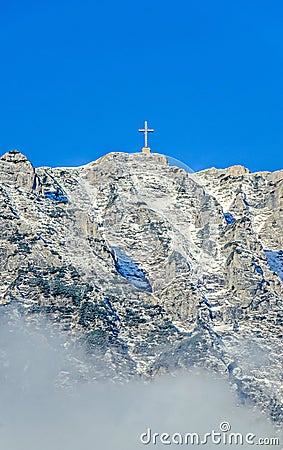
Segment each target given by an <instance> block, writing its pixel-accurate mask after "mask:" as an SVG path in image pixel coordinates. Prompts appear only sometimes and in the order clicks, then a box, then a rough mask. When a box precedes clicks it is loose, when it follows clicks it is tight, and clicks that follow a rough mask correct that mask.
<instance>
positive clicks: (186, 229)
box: [0, 152, 283, 423]
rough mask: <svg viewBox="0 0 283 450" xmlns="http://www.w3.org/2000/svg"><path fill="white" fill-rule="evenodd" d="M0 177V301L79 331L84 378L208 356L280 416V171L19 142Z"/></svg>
mask: <svg viewBox="0 0 283 450" xmlns="http://www.w3.org/2000/svg"><path fill="white" fill-rule="evenodd" d="M0 183H1V184H0V195H1V207H0V211H1V217H0V231H1V233H0V256H1V262H0V265H1V270H0V282H1V283H0V304H1V307H0V313H1V311H2V313H3V314H8V315H9V314H14V313H15V311H17V314H20V315H23V316H24V317H26V318H27V320H32V321H36V320H37V318H39V317H41V316H44V317H47V318H48V320H50V325H52V326H54V327H59V328H60V329H61V330H62V332H64V333H66V340H69V341H70V342H71V341H72V342H81V343H82V344H83V345H84V347H85V349H86V351H87V353H88V357H89V365H88V364H86V363H85V362H84V364H82V365H83V367H84V368H83V369H82V377H85V378H88V377H91V378H97V377H101V376H111V377H113V378H128V377H134V376H143V377H151V376H154V375H155V374H158V373H162V372H167V371H171V372H172V371H175V370H177V369H179V368H189V367H193V366H200V367H206V368H208V369H210V370H213V371H216V372H220V373H222V374H226V376H227V377H229V379H230V381H231V383H232V384H233V385H234V387H235V389H237V390H238V393H239V395H240V397H241V398H243V399H244V398H247V399H249V400H250V401H254V402H255V403H257V404H258V405H259V406H260V407H261V408H262V409H263V410H265V411H268V412H269V414H270V415H271V417H272V418H273V419H274V420H275V421H277V422H278V423H280V422H281V421H282V410H281V402H282V380H281V377H282V373H281V372H282V366H281V364H280V361H281V362H282V340H281V337H282V297H283V292H282V288H283V282H282V275H283V251H282V250H283V233H282V230H283V214H282V204H283V194H282V189H283V171H278V172H275V173H268V172H263V173H255V174H254V173H250V172H249V171H248V170H247V169H245V168H243V167H241V166H234V167H231V168H228V169H223V170H218V169H208V170H205V171H202V172H199V173H194V174H188V173H186V172H185V171H184V170H182V169H180V168H178V167H172V166H170V165H168V164H167V160H166V157H164V156H163V155H157V154H150V155H147V154H131V155H129V154H125V153H111V154H109V155H106V156H105V157H103V158H101V159H100V160H98V161H95V162H92V163H90V164H87V165H86V166H82V167H77V168H55V169H51V168H47V167H42V168H39V169H36V170H35V169H34V168H33V167H32V165H31V163H29V162H28V161H27V159H26V158H25V157H24V156H23V155H21V154H20V153H18V152H9V153H6V154H5V155H4V156H3V157H2V158H1V159H0ZM98 362H99V364H98Z"/></svg>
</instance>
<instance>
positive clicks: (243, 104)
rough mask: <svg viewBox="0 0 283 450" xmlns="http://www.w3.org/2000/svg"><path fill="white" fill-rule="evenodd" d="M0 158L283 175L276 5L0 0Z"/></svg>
mask: <svg viewBox="0 0 283 450" xmlns="http://www.w3.org/2000/svg"><path fill="white" fill-rule="evenodd" d="M0 5H1V14H0V58H1V59H0V61H1V70H0V106H1V108H0V146H1V147H0V152H1V153H4V152H5V151H7V150H10V149H13V148H17V149H19V150H20V151H22V152H23V153H25V154H26V155H27V156H28V157H29V159H30V160H31V161H32V162H33V164H34V165H35V166H38V165H51V166H57V165H63V166H64V165H78V164H84V163H87V162H89V161H91V160H94V159H96V158H98V157H99V156H101V155H103V154H105V153H108V152H110V151H126V152H135V151H139V150H140V148H141V147H142V143H143V140H142V135H141V134H139V133H138V131H137V129H138V128H139V127H141V126H142V125H143V122H144V120H148V121H149V125H150V126H152V127H153V128H155V130H156V132H155V133H154V134H153V135H151V136H150V146H151V148H152V150H153V151H155V152H158V153H165V154H168V155H171V156H173V157H175V158H178V159H181V160H182V161H184V162H185V163H186V164H188V165H189V166H190V167H192V168H193V169H194V170H199V169H202V168H206V167H211V166H215V167H226V166H228V165H231V164H243V165H245V166H247V167H249V168H250V169H251V170H276V169H282V168H283V152H282V148H283V84H282V80H283V76H282V75H283V61H282V55H283V27H282V23H283V3H282V2H281V1H276V0H273V1H272V2H268V1H261V0H257V1H249V0H245V1H243V0H237V2H229V1H227V0H225V1H224V0H222V1H221V0H214V1H211V0H195V1H190V0H181V1H180V0H175V2H172V1H170V2H169V1H166V0H163V1H160V0H156V1H155V0H152V1H148V0H143V1H142V2H134V1H132V0H131V1H130V0H121V1H119V2H118V1H115V2H114V1H113V0H109V1H107V2H106V1H102V0H92V1H86V0H81V1H80V2H79V1H77V0H69V1H68V2H67V1H65V0H64V1H62V0H56V1H54V0H48V2H38V1H36V2H35V1H29V0H27V1H25V2H23V1H22V0H20V1H19V0H18V1H14V0H10V1H8V0H6V1H3V0H0Z"/></svg>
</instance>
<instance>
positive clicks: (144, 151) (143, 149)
mask: <svg viewBox="0 0 283 450" xmlns="http://www.w3.org/2000/svg"><path fill="white" fill-rule="evenodd" d="M142 153H150V148H149V147H143V148H142Z"/></svg>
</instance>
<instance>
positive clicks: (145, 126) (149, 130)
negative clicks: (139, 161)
mask: <svg viewBox="0 0 283 450" xmlns="http://www.w3.org/2000/svg"><path fill="white" fill-rule="evenodd" d="M139 131H140V132H141V133H144V146H145V148H148V136H147V134H148V133H152V132H153V131H154V130H153V129H151V128H148V126H147V121H145V122H144V129H141V128H140V129H139Z"/></svg>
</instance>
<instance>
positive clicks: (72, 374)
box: [0, 318, 279, 450]
mask: <svg viewBox="0 0 283 450" xmlns="http://www.w3.org/2000/svg"><path fill="white" fill-rule="evenodd" d="M50 330H51V329H50V324H48V323H44V322H43V323H42V324H41V325H40V326H38V324H37V325H36V326H35V325H29V326H28V325H27V324H26V323H23V322H22V321H21V320H15V321H14V320H12V321H11V320H9V321H7V318H5V320H4V322H3V321H2V324H1V332H0V342H1V346H0V364H1V368H0V402H1V403H0V405H1V410H0V448H1V449H3V450H120V449H121V450H135V449H142V448H144V449H145V448H166V446H165V445H162V444H161V443H160V442H159V443H158V444H157V445H154V444H152V443H151V444H149V445H147V446H146V445H144V444H142V443H141V441H140V435H141V434H142V433H144V432H147V430H148V429H150V430H151V432H152V433H159V434H162V433H164V432H166V433H171V434H173V433H187V432H195V433H199V434H200V435H203V434H204V433H208V432H210V431H211V430H216V431H219V425H220V423H222V422H229V423H230V425H231V428H232V430H231V431H233V432H240V433H242V434H245V433H254V434H255V435H256V436H257V437H268V436H270V437H272V436H276V434H275V431H274V429H273V428H272V426H271V424H270V423H269V422H268V420H267V418H266V417H265V416H263V415H262V414H260V413H259V412H258V411H256V410H255V409H254V408H252V407H247V406H243V405H239V404H238V399H237V397H236V395H234V394H233V392H232V391H231V388H230V386H229V385H228V383H227V382H226V381H225V380H221V379H217V378H216V377H215V376H212V375H209V374H207V373H205V372H201V371H198V372H191V373H179V374H178V375H176V376H162V377H159V378H156V379H155V380H154V381H152V382H150V383H147V384H145V383H143V382H138V381H131V382H128V383H124V384H115V383H113V382H109V381H105V382H96V381H92V382H86V381H79V380H80V379H81V373H80V371H79V370H78V367H77V365H76V364H75V363H73V362H72V361H75V362H76V363H77V362H78V361H80V358H81V361H82V362H83V358H84V355H83V353H81V354H80V353H79V350H78V349H77V348H76V349H74V350H71V347H68V348H66V345H65V342H64V336H63V335H60V334H59V333H56V332H54V331H52V332H51V331H50ZM72 351H73V354H70V352H72ZM171 447H173V448H182V446H180V445H171V446H170V447H169V448H171ZM184 447H185V448H188V447H189V446H184ZM205 447H206V448H208V449H209V450H210V449H211V448H213V447H214V445H212V444H207V445H206V446H205ZM224 447H225V448H227V446H221V445H215V448H224ZM240 447H241V448H243V449H245V448H251V445H243V446H240ZM228 448H229V446H228ZM230 448H236V447H235V446H232V447H231V446H230ZM261 448H276V447H274V446H262V447H261ZM277 448H279V447H277Z"/></svg>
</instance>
